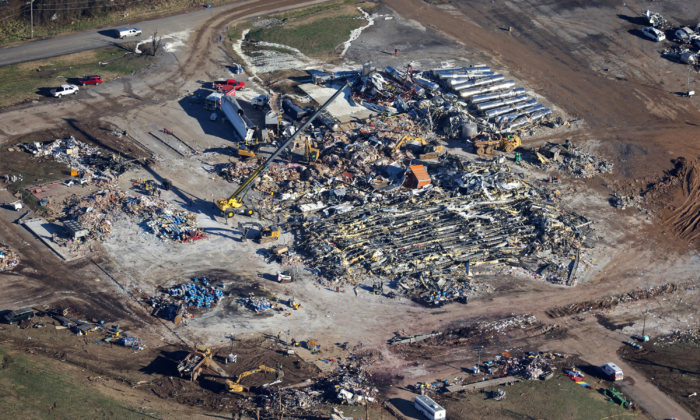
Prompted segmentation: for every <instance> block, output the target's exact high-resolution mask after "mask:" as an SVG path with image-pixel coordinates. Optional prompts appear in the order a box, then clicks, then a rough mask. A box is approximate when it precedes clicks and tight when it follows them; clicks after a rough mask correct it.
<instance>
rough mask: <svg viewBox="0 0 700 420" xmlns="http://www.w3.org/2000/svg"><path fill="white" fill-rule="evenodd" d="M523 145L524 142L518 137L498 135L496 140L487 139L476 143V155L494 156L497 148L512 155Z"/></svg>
mask: <svg viewBox="0 0 700 420" xmlns="http://www.w3.org/2000/svg"><path fill="white" fill-rule="evenodd" d="M522 145H523V142H522V140H521V139H520V137H518V136H516V135H508V136H506V137H503V136H501V135H500V134H497V137H496V138H495V139H490V138H487V139H484V140H477V141H475V142H474V147H476V154H477V155H479V156H483V155H492V154H494V152H495V149H496V148H499V149H501V150H503V151H505V152H506V153H510V152H512V151H514V150H515V149H517V148H518V147H520V146H522Z"/></svg>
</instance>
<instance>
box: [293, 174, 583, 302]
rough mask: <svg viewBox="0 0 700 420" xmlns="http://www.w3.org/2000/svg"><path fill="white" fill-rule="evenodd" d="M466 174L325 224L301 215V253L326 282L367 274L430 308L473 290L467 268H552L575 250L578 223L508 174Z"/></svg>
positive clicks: (363, 205)
mask: <svg viewBox="0 0 700 420" xmlns="http://www.w3.org/2000/svg"><path fill="white" fill-rule="evenodd" d="M463 168H464V170H463V171H453V170H450V169H447V168H446V169H444V170H443V171H441V173H439V174H436V180H435V187H433V188H423V189H421V190H411V191H405V190H404V191H399V192H395V193H394V194H391V195H389V194H386V195H369V194H366V195H364V196H360V195H355V196H352V197H351V198H350V199H349V200H348V201H345V202H343V203H342V205H340V204H337V205H336V206H335V207H334V208H333V210H334V211H333V212H326V214H327V215H328V217H327V218H326V219H323V220H316V221H314V220H311V221H308V218H307V221H306V222H305V223H303V233H304V237H303V239H302V241H301V242H300V244H299V247H298V248H299V249H302V250H304V251H305V252H306V254H307V255H308V256H309V259H308V261H307V262H308V263H309V264H310V265H311V266H312V267H315V268H316V269H318V270H320V271H321V272H322V273H323V274H324V275H325V277H327V278H329V279H330V280H331V281H334V282H337V281H341V280H347V281H350V282H354V281H356V280H357V279H358V278H361V277H362V276H364V275H366V274H369V273H371V274H374V275H376V276H382V277H387V278H391V279H396V280H398V285H399V286H400V288H401V289H403V290H405V291H407V292H411V291H417V292H419V295H420V297H421V298H423V299H425V300H427V301H430V302H435V303H437V302H441V301H447V300H451V299H455V298H458V297H460V296H463V295H464V294H465V293H466V292H468V291H469V290H473V288H474V287H475V285H474V284H471V283H470V282H469V280H468V276H469V275H470V268H472V267H476V266H480V265H484V264H501V265H502V264H507V265H513V266H521V267H526V268H528V269H536V268H538V267H539V268H541V267H545V266H547V265H549V264H550V262H549V261H550V259H551V258H550V257H548V255H554V256H557V255H559V256H563V257H567V256H573V255H575V254H576V253H577V250H578V249H579V248H580V246H581V242H582V241H583V240H584V239H585V238H586V236H585V234H584V231H583V228H585V227H586V226H587V225H588V221H587V220H586V219H585V218H584V217H582V216H579V215H577V214H575V213H572V212H567V211H565V210H563V209H561V208H559V207H556V206H553V205H551V204H549V203H547V202H546V201H545V200H544V199H543V197H542V191H540V189H538V188H536V187H534V186H533V185H530V184H529V183H527V182H526V181H524V180H523V179H522V178H521V177H517V176H515V175H513V174H512V173H510V172H509V171H508V169H507V168H506V167H498V166H497V165H492V164H481V163H471V164H467V166H464V165H463ZM438 185H440V186H438ZM431 186H432V185H431ZM447 188H449V189H447ZM319 207H320V208H323V207H325V205H324V204H323V203H320V204H319ZM339 207H340V208H339Z"/></svg>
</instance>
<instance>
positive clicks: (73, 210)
mask: <svg viewBox="0 0 700 420" xmlns="http://www.w3.org/2000/svg"><path fill="white" fill-rule="evenodd" d="M64 214H65V215H66V217H67V219H68V220H71V221H74V222H75V223H77V226H79V228H81V229H85V230H86V231H87V232H86V233H85V234H84V235H83V236H81V238H73V239H69V240H74V239H81V240H84V241H88V240H98V241H102V240H104V239H106V237H107V236H108V235H109V234H110V232H111V230H112V224H113V223H114V221H115V220H116V219H117V218H120V217H121V215H123V214H125V215H127V216H129V217H131V218H133V220H134V221H135V222H137V223H139V224H140V225H141V226H143V227H144V230H145V231H147V232H150V233H152V234H153V235H154V236H155V237H157V238H159V239H161V240H173V241H177V242H182V243H191V242H194V241H197V240H200V239H204V238H206V234H205V233H204V232H202V231H201V230H199V229H198V227H197V215H196V214H195V213H192V212H189V211H186V210H181V209H178V208H177V207H175V206H174V205H172V204H170V203H168V202H167V201H164V200H160V199H158V198H154V197H148V196H144V195H139V196H136V197H134V196H130V195H129V194H127V193H126V192H124V191H120V190H118V189H116V188H110V189H106V190H102V191H99V192H96V193H94V194H91V195H88V196H79V195H77V194H74V195H72V196H70V197H68V198H67V199H66V201H65V210H64ZM54 241H56V242H59V243H64V244H65V243H67V242H68V240H66V239H64V238H59V237H55V238H54Z"/></svg>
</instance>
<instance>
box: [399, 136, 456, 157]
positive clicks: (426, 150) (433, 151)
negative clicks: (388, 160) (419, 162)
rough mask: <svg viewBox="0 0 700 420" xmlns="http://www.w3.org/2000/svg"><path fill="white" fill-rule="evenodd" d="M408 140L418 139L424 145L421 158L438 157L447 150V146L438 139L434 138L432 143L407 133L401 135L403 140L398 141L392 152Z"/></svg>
mask: <svg viewBox="0 0 700 420" xmlns="http://www.w3.org/2000/svg"><path fill="white" fill-rule="evenodd" d="M407 141H416V142H418V143H420V144H422V145H423V148H422V149H421V155H420V156H418V158H419V159H437V157H438V156H439V155H440V154H442V153H443V152H444V150H445V148H444V147H443V146H442V145H441V144H440V143H438V142H437V141H436V140H433V141H431V142H430V143H428V141H426V140H425V139H424V138H422V137H411V136H408V135H406V136H403V137H401V140H399V142H398V143H396V146H394V148H393V149H391V153H392V154H393V153H394V152H395V151H397V150H398V149H399V148H400V147H401V145H402V144H404V143H405V142H407Z"/></svg>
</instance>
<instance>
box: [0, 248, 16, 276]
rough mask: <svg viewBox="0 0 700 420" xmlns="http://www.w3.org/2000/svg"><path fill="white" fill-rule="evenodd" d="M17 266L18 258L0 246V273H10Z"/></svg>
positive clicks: (12, 252)
mask: <svg viewBox="0 0 700 420" xmlns="http://www.w3.org/2000/svg"><path fill="white" fill-rule="evenodd" d="M18 265H19V257H18V256H17V254H16V253H15V252H14V251H13V250H12V249H10V248H9V247H7V246H0V271H10V270H13V269H14V268H15V267H17V266H18Z"/></svg>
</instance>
